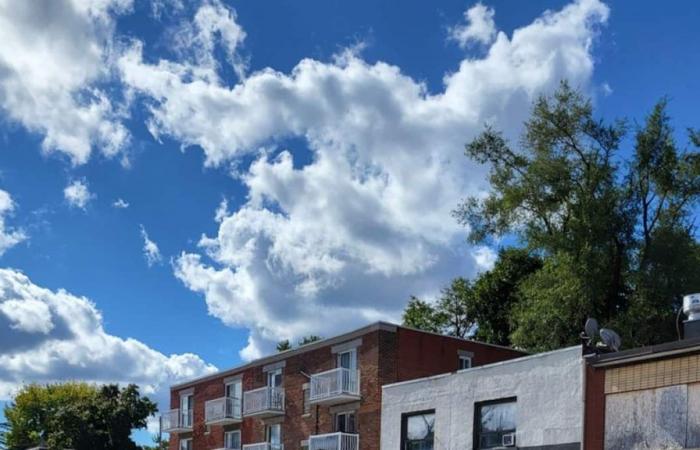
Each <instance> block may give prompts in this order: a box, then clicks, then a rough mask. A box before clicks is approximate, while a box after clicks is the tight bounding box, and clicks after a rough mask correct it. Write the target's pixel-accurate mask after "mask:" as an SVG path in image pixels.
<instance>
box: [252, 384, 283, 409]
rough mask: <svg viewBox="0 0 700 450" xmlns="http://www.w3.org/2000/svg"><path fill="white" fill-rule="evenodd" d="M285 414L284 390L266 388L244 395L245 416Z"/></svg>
mask: <svg viewBox="0 0 700 450" xmlns="http://www.w3.org/2000/svg"><path fill="white" fill-rule="evenodd" d="M278 414H284V389H282V388H278V387H270V386H265V387H262V388H260V389H254V390H252V391H246V392H244V393H243V415H244V416H256V415H278Z"/></svg>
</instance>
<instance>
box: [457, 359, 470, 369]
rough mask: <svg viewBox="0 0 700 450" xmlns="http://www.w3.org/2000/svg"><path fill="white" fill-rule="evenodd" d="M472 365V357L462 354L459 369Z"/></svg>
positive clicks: (468, 367)
mask: <svg viewBox="0 0 700 450" xmlns="http://www.w3.org/2000/svg"><path fill="white" fill-rule="evenodd" d="M471 367H472V357H471V356H462V355H460V357H459V370H463V369H471Z"/></svg>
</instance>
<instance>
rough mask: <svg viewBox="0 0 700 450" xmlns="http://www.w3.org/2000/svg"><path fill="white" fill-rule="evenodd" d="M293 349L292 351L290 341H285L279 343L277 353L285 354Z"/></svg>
mask: <svg viewBox="0 0 700 450" xmlns="http://www.w3.org/2000/svg"><path fill="white" fill-rule="evenodd" d="M291 349H292V344H291V343H290V342H289V339H285V340H283V341H279V342H278V343H277V351H278V352H284V351H287V350H291Z"/></svg>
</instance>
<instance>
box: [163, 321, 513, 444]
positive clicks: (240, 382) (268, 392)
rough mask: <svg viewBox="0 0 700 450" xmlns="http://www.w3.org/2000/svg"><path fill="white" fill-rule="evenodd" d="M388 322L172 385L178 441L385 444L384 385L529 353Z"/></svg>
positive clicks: (171, 418) (167, 417) (168, 420)
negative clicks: (382, 427)
mask: <svg viewBox="0 0 700 450" xmlns="http://www.w3.org/2000/svg"><path fill="white" fill-rule="evenodd" d="M522 355H523V354H522V353H521V352H518V351H515V350H512V349H509V348H505V347H500V346H495V345H489V344H483V343H479V342H475V341H470V340H464V339H458V338H454V337H448V336H441V335H437V334H433V333H427V332H423V331H418V330H414V329H410V328H405V327H401V326H397V325H393V324H389V323H384V322H378V323H375V324H372V325H369V326H366V327H364V328H360V329H358V330H355V331H352V332H349V333H346V334H343V335H340V336H336V337H333V338H330V339H324V340H321V341H317V342H314V343H311V344H308V345H304V346H302V347H299V348H295V349H293V350H288V351H285V352H281V353H278V354H274V355H271V356H268V357H265V358H261V359H259V360H257V361H253V362H251V363H248V364H245V365H242V366H240V367H236V368H233V369H229V370H225V371H222V372H219V373H216V374H213V375H209V376H206V377H203V378H199V379H195V380H191V381H188V382H186V383H182V384H179V385H176V386H172V387H171V400H170V401H171V408H172V410H171V411H168V412H166V413H165V414H163V416H162V417H161V426H162V429H163V431H165V432H168V433H170V436H171V438H170V450H215V449H241V450H283V449H286V450H297V449H308V450H378V449H379V439H380V427H381V418H380V415H381V393H382V385H385V384H389V383H395V382H399V381H406V380H412V379H416V378H421V377H426V376H431V375H436V374H440V373H445V372H451V371H456V370H458V369H463V368H468V367H471V366H478V365H483V364H489V363H493V362H497V361H502V360H506V359H511V358H516V357H519V356H522Z"/></svg>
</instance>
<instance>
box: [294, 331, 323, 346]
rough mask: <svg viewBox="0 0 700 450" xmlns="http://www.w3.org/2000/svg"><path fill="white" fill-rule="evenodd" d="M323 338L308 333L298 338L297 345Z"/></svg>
mask: <svg viewBox="0 0 700 450" xmlns="http://www.w3.org/2000/svg"><path fill="white" fill-rule="evenodd" d="M321 339H323V338H322V337H321V336H316V335H315V334H310V335H308V336H304V337H303V338H301V339H299V346H300V347H301V346H302V345H306V344H310V343H312V342H316V341H320V340H321Z"/></svg>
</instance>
